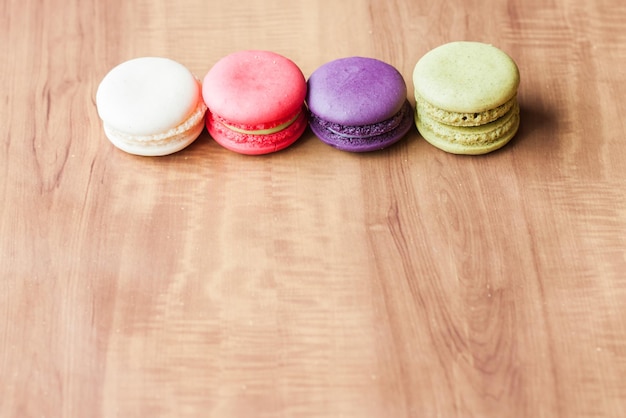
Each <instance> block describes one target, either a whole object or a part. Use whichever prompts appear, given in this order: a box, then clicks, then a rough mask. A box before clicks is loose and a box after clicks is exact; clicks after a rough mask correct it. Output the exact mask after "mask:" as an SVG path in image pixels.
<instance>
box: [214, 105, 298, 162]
mask: <svg viewBox="0 0 626 418" xmlns="http://www.w3.org/2000/svg"><path fill="white" fill-rule="evenodd" d="M206 127H207V130H208V131H209V133H210V134H211V136H212V137H213V139H214V140H215V142H217V143H218V144H220V145H221V146H223V147H224V148H226V149H229V150H231V151H234V152H237V153H240V154H247V155H261V154H269V153H272V152H276V151H280V150H282V149H285V148H287V147H288V146H290V145H291V144H293V143H294V142H296V140H298V138H299V137H300V136H301V135H302V134H303V133H304V131H305V129H306V127H307V116H306V111H305V109H304V107H302V110H301V112H300V113H299V115H298V117H297V118H296V120H295V121H294V122H293V123H292V124H291V125H289V126H288V127H287V128H285V129H283V130H282V131H279V132H276V133H273V134H269V135H251V134H246V133H241V132H237V131H233V130H232V129H229V128H228V127H226V126H224V125H223V124H222V123H221V122H220V121H219V120H218V119H217V118H216V117H215V116H214V114H213V113H212V112H210V111H209V112H207V115H206Z"/></svg>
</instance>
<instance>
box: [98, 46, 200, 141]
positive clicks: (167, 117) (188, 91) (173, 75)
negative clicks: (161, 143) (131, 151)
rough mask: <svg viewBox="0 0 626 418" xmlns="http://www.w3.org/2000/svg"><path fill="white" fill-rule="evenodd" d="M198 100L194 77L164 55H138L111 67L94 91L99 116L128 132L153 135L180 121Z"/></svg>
mask: <svg viewBox="0 0 626 418" xmlns="http://www.w3.org/2000/svg"><path fill="white" fill-rule="evenodd" d="M199 101H201V91H200V86H199V82H198V80H197V79H196V78H195V77H194V76H193V74H192V73H191V72H190V71H189V70H188V69H187V68H186V67H184V66H183V65H182V64H179V63H178V62H176V61H173V60H170V59H168V58H160V57H141V58H135V59H132V60H129V61H126V62H123V63H121V64H119V65H118V66H116V67H115V68H113V69H112V70H111V71H110V72H109V73H108V74H107V75H106V76H105V77H104V78H103V79H102V81H101V83H100V85H99V86H98V90H97V92H96V105H97V108H98V114H99V115H100V118H101V119H102V120H103V122H104V123H106V124H107V125H108V126H109V127H110V128H112V129H114V130H116V131H119V132H123V133H125V134H129V135H157V134H160V133H164V132H166V131H168V130H170V129H173V128H175V127H176V126H178V125H180V124H181V123H182V122H184V121H185V120H186V119H187V118H188V117H189V116H190V114H191V113H192V112H193V111H194V110H195V109H196V105H197V104H198V102H199Z"/></svg>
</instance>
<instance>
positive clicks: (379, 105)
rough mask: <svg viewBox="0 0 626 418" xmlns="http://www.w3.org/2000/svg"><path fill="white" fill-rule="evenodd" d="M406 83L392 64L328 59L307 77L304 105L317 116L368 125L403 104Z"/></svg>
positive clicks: (383, 117)
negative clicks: (328, 60) (305, 102)
mask: <svg viewBox="0 0 626 418" xmlns="http://www.w3.org/2000/svg"><path fill="white" fill-rule="evenodd" d="M406 94H407V92H406V83H405V82H404V79H403V78H402V75H401V74H400V73H399V72H398V70H396V69H395V68H394V67H393V66H391V65H389V64H387V63H385V62H382V61H379V60H376V59H373V58H363V57H348V58H340V59H337V60H334V61H330V62H328V63H326V64H324V65H322V66H321V67H319V68H318V69H316V70H315V71H314V72H313V73H312V74H311V76H310V77H309V80H308V93H307V99H306V101H307V105H308V107H309V109H310V111H311V112H312V113H314V114H315V115H317V116H318V117H319V118H321V119H323V120H326V121H329V122H333V123H339V124H342V125H370V124H374V123H377V122H381V121H383V120H386V119H389V118H391V117H392V116H393V115H395V114H396V113H397V112H398V111H399V110H400V109H401V108H402V106H403V105H404V102H405V100H406Z"/></svg>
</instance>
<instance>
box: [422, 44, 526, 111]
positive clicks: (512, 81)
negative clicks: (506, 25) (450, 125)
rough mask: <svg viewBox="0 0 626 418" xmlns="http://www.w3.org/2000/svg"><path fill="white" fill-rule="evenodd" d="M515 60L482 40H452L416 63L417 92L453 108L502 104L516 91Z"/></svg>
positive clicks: (479, 107)
mask: <svg viewBox="0 0 626 418" xmlns="http://www.w3.org/2000/svg"><path fill="white" fill-rule="evenodd" d="M519 81H520V77H519V70H518V68H517V65H516V64H515V62H514V61H513V60H512V59H511V57H509V56H508V55H507V54H506V53H505V52H503V51H502V50H500V49H498V48H496V47H494V46H492V45H488V44H484V43H481V42H451V43H447V44H444V45H441V46H439V47H437V48H435V49H433V50H431V51H429V52H427V53H426V54H425V55H424V56H423V57H422V58H421V59H420V60H419V61H418V62H417V64H416V65H415V69H414V71H413V84H414V85H415V92H416V94H418V95H419V96H421V97H422V98H423V99H424V100H426V101H427V102H429V103H430V104H432V105H434V106H436V107H439V108H441V109H443V110H447V111H452V112H470V113H471V112H482V111H485V110H489V109H493V108H495V107H497V106H500V105H502V104H504V103H506V102H507V101H509V100H510V99H511V98H512V97H514V96H515V94H516V92H517V87H518V85H519Z"/></svg>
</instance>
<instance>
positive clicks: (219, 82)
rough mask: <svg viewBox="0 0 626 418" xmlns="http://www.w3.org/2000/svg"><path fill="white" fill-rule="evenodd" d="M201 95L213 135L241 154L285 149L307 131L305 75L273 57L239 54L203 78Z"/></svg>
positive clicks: (253, 52) (279, 57) (262, 53)
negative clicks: (206, 108)
mask: <svg viewBox="0 0 626 418" xmlns="http://www.w3.org/2000/svg"><path fill="white" fill-rule="evenodd" d="M202 95H203V97H204V102H205V103H206V105H207V107H208V111H207V115H206V127H207V129H208V131H209V133H210V134H211V136H212V137H213V139H215V141H216V142H217V143H219V144H220V145H222V146H223V147H224V148H227V149H229V150H231V151H234V152H238V153H240V154H249V155H259V154H268V153H272V152H276V151H279V150H282V149H284V148H287V147H288V146H290V145H291V144H293V143H294V142H295V141H296V140H297V139H298V138H299V137H300V136H301V135H302V133H303V132H304V130H305V129H306V127H307V115H306V111H305V108H304V98H305V96H306V80H305V78H304V75H303V74H302V71H301V70H300V68H298V66H297V65H296V64H295V63H294V62H293V61H291V60H289V59H288V58H286V57H284V56H282V55H279V54H277V53H274V52H271V51H256V50H246V51H239V52H235V53H233V54H230V55H228V56H226V57H224V58H222V59H220V60H219V61H218V62H217V63H215V65H214V66H213V67H212V68H211V69H210V70H209V71H208V73H207V74H206V76H205V77H204V81H203V83H202Z"/></svg>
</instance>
